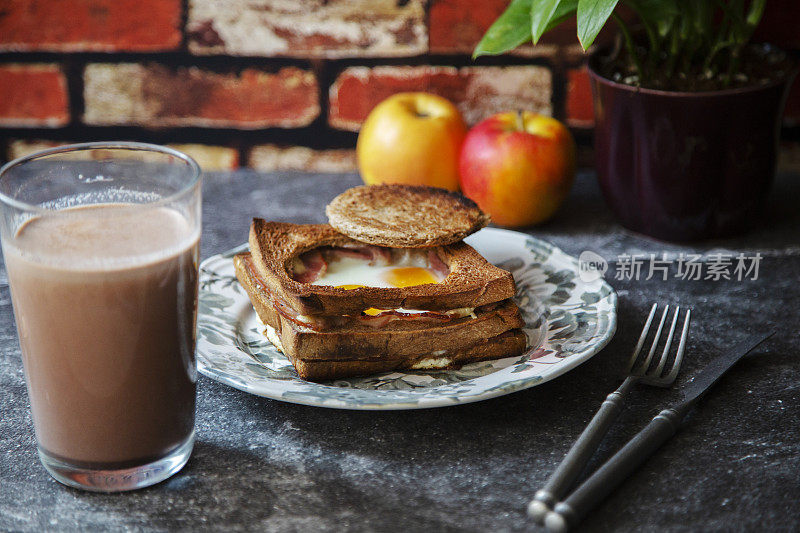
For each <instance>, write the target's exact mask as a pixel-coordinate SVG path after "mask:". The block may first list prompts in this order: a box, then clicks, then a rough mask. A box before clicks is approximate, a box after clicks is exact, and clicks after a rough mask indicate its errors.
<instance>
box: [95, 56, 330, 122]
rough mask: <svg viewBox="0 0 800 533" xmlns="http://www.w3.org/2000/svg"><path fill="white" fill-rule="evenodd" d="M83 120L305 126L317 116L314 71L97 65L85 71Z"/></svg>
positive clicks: (316, 87)
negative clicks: (221, 70) (235, 71)
mask: <svg viewBox="0 0 800 533" xmlns="http://www.w3.org/2000/svg"><path fill="white" fill-rule="evenodd" d="M84 102H85V106H84V107H85V113H84V121H85V122H86V123H87V124H96V125H125V124H133V125H141V126H148V127H165V126H201V127H223V128H239V129H259V128H269V127H281V128H295V127H300V126H306V125H308V124H310V123H311V122H313V121H314V119H315V118H316V117H317V116H319V88H318V86H317V80H316V77H315V76H314V74H313V73H312V72H309V71H306V70H301V69H298V68H295V67H287V68H283V69H281V70H280V71H278V72H277V73H274V74H273V73H268V72H265V71H262V70H258V69H253V68H250V69H245V70H243V71H242V72H241V74H238V75H236V74H220V73H216V72H210V71H208V70H203V69H200V68H196V67H192V68H180V69H177V70H172V69H168V68H167V67H164V66H163V65H155V64H147V65H139V64H133V63H121V64H106V63H95V64H90V65H88V66H87V67H86V70H85V72H84Z"/></svg>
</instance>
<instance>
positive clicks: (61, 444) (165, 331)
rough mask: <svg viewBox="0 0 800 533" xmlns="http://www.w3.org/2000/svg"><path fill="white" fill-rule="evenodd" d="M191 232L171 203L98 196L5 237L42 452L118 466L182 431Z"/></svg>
mask: <svg viewBox="0 0 800 533" xmlns="http://www.w3.org/2000/svg"><path fill="white" fill-rule="evenodd" d="M198 240H199V234H198V230H193V229H192V228H191V226H190V224H189V223H187V221H186V220H185V219H184V218H183V216H182V215H180V214H179V213H178V212H177V211H174V210H172V209H168V208H164V207H147V206H135V207H134V206H131V205H124V204H105V205H100V206H87V207H79V208H71V209H66V210H63V211H61V212H59V213H58V214H57V215H55V216H43V217H39V218H34V219H32V220H29V221H28V222H27V223H25V224H24V225H23V226H22V227H21V229H20V230H19V231H18V233H17V235H16V237H15V238H14V239H13V240H12V241H11V242H7V243H5V246H4V254H5V262H6V267H7V270H8V277H9V282H10V285H11V291H12V300H13V304H14V314H15V317H16V320H17V326H18V331H19V335H20V345H21V348H22V355H23V363H24V366H25V371H26V376H27V384H28V394H29V396H30V401H31V409H32V413H33V421H34V426H35V428H36V434H37V438H38V443H39V446H40V447H41V448H42V449H43V451H44V452H46V453H47V454H49V455H50V456H52V457H54V458H57V459H61V460H63V461H65V462H68V463H70V464H73V465H76V466H84V467H90V468H98V467H99V468H108V469H114V468H125V467H127V466H129V465H130V466H133V465H139V464H144V463H147V462H150V461H153V460H157V459H159V458H160V457H162V456H164V455H165V454H167V453H169V452H170V451H171V450H173V449H175V448H176V447H178V446H179V445H181V444H183V443H184V442H185V441H186V439H187V437H189V435H190V434H191V432H192V430H193V427H194V409H195V381H196V371H195V359H194V348H195V336H194V332H195V316H196V307H195V306H196V298H197V259H198V256H197V254H198Z"/></svg>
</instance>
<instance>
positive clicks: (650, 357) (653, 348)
mask: <svg viewBox="0 0 800 533" xmlns="http://www.w3.org/2000/svg"><path fill="white" fill-rule="evenodd" d="M668 312H669V306H666V307H665V308H664V312H663V313H661V321H660V322H659V323H658V329H657V330H656V336H655V338H654V339H653V345H652V346H651V347H650V351H649V352H648V353H647V359H645V360H644V363H642V368H641V372H642V373H643V374H644V373H646V372H647V369H648V368H650V362H651V361H652V360H653V354H654V353H656V347H658V340H659V339H660V338H661V331H662V330H663V329H664V322H665V321H666V320H667V313H668Z"/></svg>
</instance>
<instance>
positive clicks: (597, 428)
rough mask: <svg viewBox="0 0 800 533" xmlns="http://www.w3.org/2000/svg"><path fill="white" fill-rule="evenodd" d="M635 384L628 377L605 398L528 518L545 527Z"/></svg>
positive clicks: (540, 492)
mask: <svg viewBox="0 0 800 533" xmlns="http://www.w3.org/2000/svg"><path fill="white" fill-rule="evenodd" d="M636 381H637V379H636V378H634V377H628V378H627V379H626V380H625V381H624V382H623V383H622V385H621V386H620V387H619V388H618V389H617V390H615V391H614V392H612V393H611V394H609V395H608V396H606V399H605V401H604V402H603V404H602V405H601V406H600V409H599V410H598V411H597V413H595V415H594V418H592V421H591V422H589V425H588V426H586V429H584V430H583V433H581V435H580V437H578V440H576V441H575V444H573V445H572V448H570V450H569V452H567V455H566V456H565V457H564V459H562V460H561V463H560V464H559V465H558V468H556V470H555V472H553V474H552V475H551V476H550V478H549V479H548V480H547V483H545V485H544V487H542V488H541V490H538V491H536V494H535V495H534V496H533V500H531V502H530V503H529V504H528V515H529V516H530V517H531V518H533V519H534V520H535V521H536V522H537V523H538V524H544V519H545V516H547V513H548V512H550V511H552V510H553V506H554V505H555V504H556V503H557V502H558V501H559V500H561V498H563V497H564V496H565V495H566V494H567V490H569V488H570V487H571V486H572V484H573V483H574V482H575V480H576V479H577V478H578V475H579V474H580V473H581V471H582V470H583V468H584V467H585V466H586V463H588V462H589V458H591V456H592V454H593V453H594V452H595V451H596V450H597V447H598V446H599V445H600V441H601V440H603V437H604V436H605V434H606V433H608V429H609V428H610V427H611V425H612V424H613V423H614V420H616V418H617V416H619V413H620V411H621V410H622V403H623V400H624V399H625V396H626V395H627V393H628V391H629V390H630V389H631V387H633V385H635V384H636Z"/></svg>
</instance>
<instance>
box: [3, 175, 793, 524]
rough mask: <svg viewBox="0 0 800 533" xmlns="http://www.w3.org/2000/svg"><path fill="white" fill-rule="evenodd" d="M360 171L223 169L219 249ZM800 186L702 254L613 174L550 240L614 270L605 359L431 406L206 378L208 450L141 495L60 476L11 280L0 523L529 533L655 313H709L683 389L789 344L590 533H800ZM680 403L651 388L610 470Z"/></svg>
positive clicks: (741, 376) (200, 419)
mask: <svg viewBox="0 0 800 533" xmlns="http://www.w3.org/2000/svg"><path fill="white" fill-rule="evenodd" d="M357 183H358V178H357V177H356V176H354V175H304V174H256V173H252V172H245V171H240V172H237V173H235V174H212V175H209V176H207V177H206V182H205V193H204V194H205V211H204V234H203V241H202V255H203V256H204V257H207V256H209V255H212V254H215V253H218V252H221V251H223V250H226V249H228V248H231V247H233V246H234V245H237V244H240V243H241V242H244V240H245V239H246V234H247V226H248V222H249V219H250V218H251V217H252V216H261V217H264V218H268V219H274V220H283V221H291V222H320V221H323V218H324V214H323V206H324V205H325V204H326V203H327V202H328V201H330V199H331V198H333V197H334V196H335V195H336V194H338V193H339V192H341V191H342V190H343V189H345V188H347V187H348V186H351V185H355V184H357ZM798 200H800V179H798V176H796V175H795V176H792V175H785V176H782V177H781V178H780V179H779V182H778V184H777V185H776V188H775V190H774V191H773V194H772V196H771V198H770V202H769V205H768V207H767V209H765V211H764V218H763V220H760V221H759V224H758V227H757V228H756V229H755V230H754V231H752V232H751V233H750V234H748V235H747V236H745V237H741V238H737V239H732V240H724V241H718V242H713V243H703V244H702V245H689V246H680V245H672V244H665V243H660V242H657V241H653V240H650V239H646V238H644V237H641V236H638V235H635V234H632V233H630V232H627V231H625V230H623V229H621V228H620V227H619V226H618V225H617V224H616V223H615V222H614V221H613V219H612V217H611V215H610V214H609V212H608V210H607V209H606V208H605V206H604V204H603V202H602V199H601V197H600V194H599V191H598V189H597V186H596V184H595V181H594V179H593V177H592V176H591V175H590V174H584V175H581V176H579V179H578V182H577V183H576V187H575V189H574V190H573V193H572V195H571V196H570V198H569V200H568V203H567V205H566V206H565V208H564V209H562V211H561V212H560V214H559V215H558V216H557V217H556V219H555V220H553V221H552V222H550V223H548V224H547V225H545V226H543V227H541V228H537V229H536V230H534V231H532V234H534V235H536V236H538V237H540V238H543V239H546V240H549V241H551V242H553V243H554V244H556V245H557V246H560V247H561V248H563V249H564V250H565V251H567V252H568V253H571V254H575V255H577V254H579V253H581V252H582V251H584V250H592V251H594V252H597V253H598V254H600V255H601V256H603V257H604V258H605V259H606V260H608V261H609V264H610V268H609V271H608V273H607V274H606V279H608V280H609V282H610V283H611V284H612V285H613V286H614V288H615V289H616V290H617V292H618V294H619V327H618V330H617V334H616V336H615V338H614V339H613V340H612V341H611V343H610V344H609V345H608V346H607V347H606V348H605V349H604V350H603V351H602V352H600V353H599V354H598V355H597V356H595V357H594V358H592V359H591V360H589V361H588V362H586V363H584V364H583V365H581V366H579V367H578V368H576V369H575V370H573V371H571V372H569V373H567V374H565V375H563V376H561V377H559V378H557V379H555V380H554V381H551V382H548V383H545V384H543V385H540V386H537V387H534V388H532V389H529V390H527V391H522V392H518V393H515V394H512V395H509V396H505V397H502V398H497V399H493V400H489V401H484V402H479V403H476V404H470V405H463V406H458V407H447V408H441V409H433V410H423V411H405V412H403V411H400V412H350V411H337V410H327V409H321V408H314V407H305V406H300V405H292V404H288V403H282V402H277V401H272V400H267V399H263V398H259V397H256V396H252V395H249V394H246V393H244V392H240V391H238V390H235V389H232V388H230V387H228V386H225V385H222V384H219V383H217V382H215V381H212V380H210V379H207V378H205V377H203V376H201V377H200V379H199V388H198V390H199V399H198V408H197V444H196V447H195V451H194V454H193V455H192V458H191V459H190V461H189V463H188V464H187V466H186V467H185V468H184V470H183V471H182V472H180V473H179V474H178V475H176V476H174V477H173V478H171V479H170V480H168V481H166V482H164V483H161V484H159V485H157V486H154V487H151V488H148V489H144V490H140V491H138V492H133V493H125V494H114V495H100V494H91V493H86V492H81V491H78V490H73V489H69V488H66V487H64V486H61V485H59V484H58V483H57V482H55V481H54V480H53V479H51V478H50V477H49V476H48V475H47V473H46V472H45V470H44V468H43V467H42V466H41V465H40V464H39V460H38V458H37V456H36V451H35V441H34V435H33V426H32V423H31V419H30V413H29V406H28V398H27V393H26V391H25V382H24V377H23V373H22V363H21V360H20V354H19V347H18V344H17V336H16V331H15V328H14V320H13V316H12V309H11V303H10V298H9V293H8V286H7V282H6V279H5V272H4V271H2V273H1V274H2V278H0V279H1V280H2V284H1V285H2V286H1V287H0V306H1V307H2V308H1V309H0V405H2V407H0V530H13V531H42V530H119V529H128V530H134V531H138V530H159V531H161V530H267V531H317V530H322V531H343V530H350V531H398V530H402V531H408V532H410V531H487V530H494V531H526V530H536V527H535V526H534V525H533V524H532V523H531V522H530V521H529V520H527V519H526V517H525V514H524V509H525V505H526V503H527V501H528V500H529V498H530V497H531V496H532V495H533V493H534V492H535V490H536V489H537V488H539V487H540V486H541V485H542V484H543V483H544V481H545V480H546V479H547V477H548V475H549V474H550V473H551V472H552V471H553V469H554V468H555V466H556V465H557V464H558V462H559V461H560V459H561V458H562V457H563V455H564V454H565V453H566V451H567V450H568V449H569V446H570V445H571V444H572V442H573V441H574V440H575V438H576V437H577V436H578V435H579V433H580V432H581V430H582V429H583V428H584V426H585V424H586V423H587V422H588V420H589V419H590V418H591V416H592V415H593V413H594V412H595V410H596V409H597V408H598V407H599V405H600V403H601V402H602V400H603V398H604V397H605V395H606V394H607V393H608V392H610V391H611V390H613V389H614V388H615V387H616V386H617V385H618V384H619V379H620V378H619V376H620V371H621V368H622V366H623V365H624V361H625V360H626V358H627V357H628V355H629V352H630V349H631V347H632V346H633V344H634V343H635V339H636V337H637V336H638V333H639V330H640V328H641V325H642V323H643V319H644V315H645V314H646V310H647V308H648V306H649V304H650V303H651V302H656V301H658V302H663V303H670V304H675V303H680V304H681V305H688V306H691V307H692V308H693V310H694V317H693V318H694V320H693V327H692V330H691V336H690V341H689V347H688V352H687V357H686V362H685V365H684V371H683V372H682V376H681V377H679V382H680V380H681V379H686V378H687V376H690V375H691V374H692V372H693V371H696V370H697V369H698V368H700V367H702V366H703V364H704V363H705V362H706V361H708V360H709V359H710V358H712V357H713V356H714V355H715V354H717V353H719V352H720V350H722V349H724V348H725V347H728V346H731V345H733V344H734V343H735V342H737V341H738V340H740V339H741V338H742V337H744V336H745V335H746V334H747V333H748V332H753V331H758V330H763V329H766V328H777V329H778V334H777V335H775V336H774V337H773V338H772V339H771V340H769V341H768V342H767V343H765V344H764V345H763V347H762V348H761V349H760V350H759V351H758V353H756V354H753V356H751V357H749V358H748V359H746V360H745V361H743V362H742V363H740V364H739V365H738V366H737V367H735V368H734V369H733V370H731V372H729V374H728V375H727V376H726V377H725V378H723V379H722V381H721V382H720V383H719V385H718V386H717V387H716V388H715V389H714V390H713V391H712V392H711V393H710V394H709V395H708V396H707V397H706V398H705V399H704V400H703V401H702V403H701V404H700V405H699V406H698V408H696V409H695V410H694V411H693V412H692V414H691V415H690V416H689V418H688V419H687V420H686V422H685V424H684V426H683V427H682V429H681V430H680V432H679V433H678V434H677V435H676V436H675V437H674V438H673V439H672V440H670V441H668V442H667V443H666V445H664V447H663V448H662V449H661V450H659V451H658V452H657V453H656V454H655V455H654V456H653V457H652V458H651V459H650V460H649V461H648V462H647V463H646V464H645V465H644V467H642V468H641V469H639V470H638V471H637V472H636V473H635V474H634V475H633V476H632V477H631V478H630V479H629V480H628V481H627V482H625V483H624V484H623V485H622V486H621V487H620V488H619V489H618V490H617V491H615V492H614V493H613V495H612V496H611V497H610V498H609V499H607V500H606V501H605V502H604V503H603V504H602V505H600V506H599V507H598V508H597V509H596V510H595V511H594V512H592V513H591V514H590V515H589V516H588V517H587V518H586V520H585V521H584V522H583V523H582V525H581V527H580V530H583V531H611V530H613V531H634V530H636V531H737V530H738V531H753V530H758V529H762V528H764V529H767V528H768V529H771V530H776V531H789V530H794V531H797V530H798V529H800V439H798V431H799V430H800V365H799V364H798V358H799V357H800V355H798V353H799V351H798V348H800V343H799V342H798V331H800V313H798V311H797V307H798V303H800V210H798V208H797V206H798ZM717 251H723V252H730V253H735V254H738V253H739V252H744V253H746V254H748V255H752V254H754V253H756V252H758V253H760V254H761V256H762V260H761V262H760V265H759V266H760V268H759V275H758V279H757V280H749V279H748V280H742V281H736V280H735V279H734V280H730V281H725V280H720V281H711V280H709V281H693V280H683V279H679V278H677V279H676V278H675V277H674V276H673V274H674V272H670V279H669V280H667V281H663V280H662V279H656V278H654V279H651V280H649V281H648V280H646V279H643V278H644V277H646V276H643V277H642V279H639V280H628V279H623V280H617V279H615V277H616V275H615V272H617V271H618V270H617V267H618V264H619V256H620V255H621V254H649V253H656V254H658V255H659V257H660V256H661V254H662V253H666V254H668V255H667V256H666V257H667V258H668V259H670V258H675V257H676V256H677V255H678V254H680V253H681V252H683V253H700V254H704V256H705V257H708V256H709V255H710V254H713V253H715V252H717ZM674 394H675V393H674V392H671V391H663V390H652V389H647V388H640V389H636V390H634V391H633V393H632V394H631V395H630V397H629V401H628V403H627V408H626V410H625V411H624V412H623V414H622V416H621V417H620V419H619V420H618V422H617V424H616V425H615V426H614V428H613V429H612V431H611V433H610V434H609V435H608V436H607V437H606V439H605V441H604V444H603V447H602V449H601V450H600V452H599V454H598V456H597V458H596V459H595V464H596V462H597V461H598V460H602V459H604V458H606V457H608V456H609V454H610V453H613V451H614V450H616V449H617V448H619V447H620V446H621V445H622V444H623V443H624V442H625V441H626V440H627V439H628V438H629V437H630V436H631V435H632V434H634V433H635V432H636V431H638V429H640V428H641V427H642V426H643V425H644V424H645V423H646V422H647V421H648V420H649V419H650V418H651V417H652V416H653V415H654V414H655V413H656V412H657V411H658V410H659V409H660V408H661V407H663V406H664V405H665V404H667V402H668V401H669V400H670V399H671V398H674V397H675V396H674Z"/></svg>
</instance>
